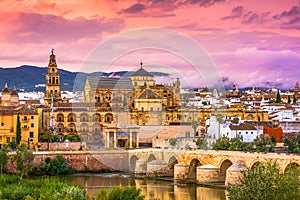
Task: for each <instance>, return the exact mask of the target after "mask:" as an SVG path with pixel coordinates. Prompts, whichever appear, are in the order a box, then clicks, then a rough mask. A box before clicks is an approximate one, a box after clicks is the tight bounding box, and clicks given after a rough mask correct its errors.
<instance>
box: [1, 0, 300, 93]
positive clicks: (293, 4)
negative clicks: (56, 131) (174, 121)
mask: <svg viewBox="0 0 300 200" xmlns="http://www.w3.org/2000/svg"><path fill="white" fill-rule="evenodd" d="M299 5H300V3H299V0H152V1H151V0H140V1H134V0H132V1H121V0H107V1H106V0H66V1H58V0H57V1H55V0H52V1H51V0H24V1H23V0H3V1H0V25H1V28H0V44H1V53H0V57H1V59H0V66H1V67H17V66H20V65H23V64H28V65H34V66H41V67H45V66H47V63H48V58H49V55H50V52H51V49H52V48H54V49H55V55H56V57H57V62H58V67H59V68H62V69H66V70H70V71H85V69H84V67H83V63H84V62H86V60H87V59H88V57H89V55H90V54H91V52H93V51H94V50H95V48H97V46H99V45H101V43H102V42H104V41H106V40H107V39H109V38H111V37H113V36H115V35H118V34H119V33H122V32H126V31H130V30H132V29H137V28H146V27H163V28H167V29H171V30H174V31H177V32H179V33H181V34H184V35H186V36H187V37H189V38H190V39H191V40H194V41H196V42H197V43H198V44H199V45H201V46H202V47H203V48H204V49H205V51H206V52H207V54H208V55H209V56H210V58H211V59H212V61H213V62H214V63H215V65H216V67H217V69H218V71H219V73H220V77H224V80H225V81H228V82H234V83H236V84H238V85H239V86H240V87H244V86H250V87H251V86H253V85H254V86H267V87H272V86H275V87H280V88H291V87H293V86H294V84H295V83H296V81H300V78H299V77H300V7H299ZM152 39H153V40H155V39H156V38H155V37H152ZM136 42H138V41H136ZM166 42H170V43H174V44H176V42H177V41H171V40H170V39H169V40H168V39H167V40H166ZM124 45H128V44H126V42H124ZM129 46H130V45H129ZM106 53H107V52H106ZM103 55H105V54H103ZM99 59H101V56H99ZM141 60H142V61H143V63H144V65H145V67H146V66H148V67H149V68H148V69H149V71H159V68H163V67H162V66H166V68H169V70H162V71H166V72H168V73H171V72H176V73H177V74H181V75H182V76H184V77H185V78H186V79H188V77H189V73H190V74H193V73H192V71H189V70H186V69H187V68H188V67H187V65H189V64H188V63H187V62H186V61H184V60H182V59H181V58H179V57H178V56H176V55H173V54H172V53H170V52H167V50H166V51H164V49H162V50H149V49H140V50H135V51H133V52H129V53H128V54H126V55H121V56H120V57H119V58H118V59H115V60H113V61H112V63H111V66H110V67H107V66H100V65H101V62H99V63H98V64H97V63H94V65H95V66H93V69H95V70H94V71H101V70H102V69H103V67H104V68H105V69H106V71H115V70H118V71H120V70H135V69H137V67H138V65H139V63H140V61H141ZM203 76H205V75H204V74H203ZM192 81H194V82H196V81H197V77H193V79H192ZM199 82H201V81H199ZM196 85H197V84H194V86H196Z"/></svg>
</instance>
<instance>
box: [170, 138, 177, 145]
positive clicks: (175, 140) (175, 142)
mask: <svg viewBox="0 0 300 200" xmlns="http://www.w3.org/2000/svg"><path fill="white" fill-rule="evenodd" d="M169 144H170V145H171V146H173V147H175V146H176V144H177V139H176V138H170V139H169Z"/></svg>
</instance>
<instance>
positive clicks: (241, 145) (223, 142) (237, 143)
mask: <svg viewBox="0 0 300 200" xmlns="http://www.w3.org/2000/svg"><path fill="white" fill-rule="evenodd" d="M273 140H274V139H273ZM275 145H276V142H272V140H271V138H270V136H269V135H265V134H261V135H259V136H258V137H257V138H256V139H254V141H253V142H243V139H242V137H241V136H240V135H237V137H235V138H232V139H229V138H228V137H226V136H222V137H221V138H220V139H218V140H217V141H216V142H215V143H214V144H213V146H212V149H213V150H229V151H258V152H273V151H274V146H275Z"/></svg>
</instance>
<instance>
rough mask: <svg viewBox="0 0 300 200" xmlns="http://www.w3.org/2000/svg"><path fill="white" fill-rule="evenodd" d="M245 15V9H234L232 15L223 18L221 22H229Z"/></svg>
mask: <svg viewBox="0 0 300 200" xmlns="http://www.w3.org/2000/svg"><path fill="white" fill-rule="evenodd" d="M243 13H244V7H243V6H237V7H234V8H233V9H232V11H231V14H230V15H229V16H226V17H222V18H221V20H228V19H236V18H240V17H242V16H243Z"/></svg>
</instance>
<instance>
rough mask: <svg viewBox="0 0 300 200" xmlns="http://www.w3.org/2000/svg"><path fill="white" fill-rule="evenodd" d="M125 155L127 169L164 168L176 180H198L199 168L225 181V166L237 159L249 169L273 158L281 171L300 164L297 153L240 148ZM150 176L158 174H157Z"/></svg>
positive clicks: (135, 152)
mask: <svg viewBox="0 0 300 200" xmlns="http://www.w3.org/2000/svg"><path fill="white" fill-rule="evenodd" d="M128 158H129V161H128V163H129V171H130V172H134V173H137V174H138V173H146V174H147V173H149V175H151V170H160V169H162V168H164V169H167V170H163V171H162V172H160V173H162V175H164V174H165V175H166V174H168V173H169V175H174V178H175V179H176V178H177V179H180V178H185V179H194V180H195V179H197V181H198V182H199V180H198V178H199V177H198V176H199V175H198V174H199V173H198V169H199V168H201V167H202V168H204V169H203V170H204V171H206V172H207V173H208V176H210V175H209V173H210V172H212V173H216V172H217V175H214V178H213V179H217V182H223V181H225V179H226V171H227V169H228V168H229V167H230V166H232V165H233V164H235V163H237V161H242V162H243V163H244V166H245V168H248V169H250V168H254V167H256V166H258V165H265V164H266V163H270V162H275V161H276V165H277V167H278V169H279V171H280V172H282V173H284V172H286V171H287V170H289V169H290V168H291V167H299V166H300V156H297V155H287V154H277V153H258V152H255V153H250V152H239V151H215V150H194V151H193V150H175V149H136V150H129V151H128ZM205 166H206V167H205ZM207 167H208V168H207ZM174 168H175V169H174ZM176 168H177V169H176ZM200 173H201V172H200ZM153 175H154V176H157V175H159V173H155V174H153ZM200 176H201V175H200ZM206 178H207V177H206ZM200 179H203V177H202V178H200ZM204 179H205V177H204ZM200 182H201V181H200ZM204 182H206V181H204Z"/></svg>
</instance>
